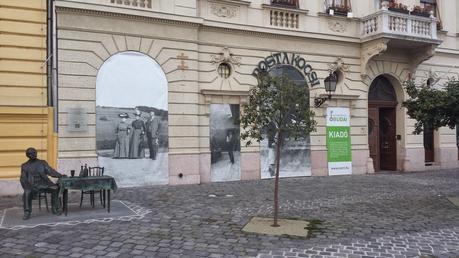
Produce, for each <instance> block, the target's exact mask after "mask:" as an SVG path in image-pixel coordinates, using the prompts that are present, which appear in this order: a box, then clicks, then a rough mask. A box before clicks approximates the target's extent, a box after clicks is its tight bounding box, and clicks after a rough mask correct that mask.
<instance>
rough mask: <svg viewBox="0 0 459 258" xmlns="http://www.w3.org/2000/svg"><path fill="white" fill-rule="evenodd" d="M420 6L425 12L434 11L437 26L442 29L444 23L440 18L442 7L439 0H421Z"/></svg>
mask: <svg viewBox="0 0 459 258" xmlns="http://www.w3.org/2000/svg"><path fill="white" fill-rule="evenodd" d="M420 7H421V8H422V10H424V11H425V12H430V11H432V13H433V15H434V16H435V17H436V18H437V28H438V29H442V23H441V18H440V8H439V6H438V1H437V0H421V5H420Z"/></svg>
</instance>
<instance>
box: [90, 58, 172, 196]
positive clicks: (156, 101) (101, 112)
mask: <svg viewBox="0 0 459 258" xmlns="http://www.w3.org/2000/svg"><path fill="white" fill-rule="evenodd" d="M96 85H97V86H96V147H97V154H98V161H99V166H102V167H105V171H106V172H105V173H106V174H109V175H111V176H113V177H115V179H116V182H117V184H118V185H119V186H123V187H129V186H141V185H155V184H167V183H168V181H169V173H168V106H167V79H166V76H165V74H164V72H163V71H162V69H161V67H160V66H159V65H158V63H156V62H155V61H154V60H153V59H152V58H150V57H148V56H146V55H144V54H141V53H138V52H123V53H120V54H117V55H114V56H112V57H110V58H109V59H108V60H107V61H106V62H105V63H104V64H103V65H102V67H101V69H100V71H99V74H98V75H97V84H96Z"/></svg>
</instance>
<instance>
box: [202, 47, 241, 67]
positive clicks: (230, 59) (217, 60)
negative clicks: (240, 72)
mask: <svg viewBox="0 0 459 258" xmlns="http://www.w3.org/2000/svg"><path fill="white" fill-rule="evenodd" d="M210 62H211V63H212V64H214V65H219V64H221V63H230V64H232V65H233V66H240V65H241V58H240V57H236V56H234V55H233V54H232V53H231V51H230V49H229V48H228V47H224V48H223V49H222V52H220V53H219V54H218V55H211V56H210Z"/></svg>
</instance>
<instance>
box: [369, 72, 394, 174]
mask: <svg viewBox="0 0 459 258" xmlns="http://www.w3.org/2000/svg"><path fill="white" fill-rule="evenodd" d="M396 106H397V95H396V93H395V90H394V87H393V86H392V83H391V82H390V81H389V80H388V79H387V78H386V77H384V76H382V75H381V76H378V77H376V78H375V79H374V80H373V82H372V83H371V85H370V90H369V93H368V145H369V149H370V157H371V158H372V159H373V165H374V169H375V171H380V170H392V171H394V170H397V144H396V130H397V128H396Z"/></svg>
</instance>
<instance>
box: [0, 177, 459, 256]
mask: <svg viewBox="0 0 459 258" xmlns="http://www.w3.org/2000/svg"><path fill="white" fill-rule="evenodd" d="M272 188H273V181H272V180H262V181H247V182H234V183H214V184H203V185H189V186H157V187H150V188H127V189H126V188H125V189H119V190H118V192H116V194H115V196H114V199H116V200H121V201H127V202H130V203H134V204H137V205H140V206H143V207H145V208H148V209H151V211H152V212H151V213H148V214H146V215H145V216H144V217H143V218H140V219H134V220H131V221H110V222H93V223H83V224H78V225H58V226H54V227H46V226H39V227H36V228H31V229H20V230H9V229H0V255H1V256H2V257H14V256H18V257H26V256H27V257H56V256H58V257H61V256H65V257H98V256H100V257H247V256H249V257H270V258H271V257H281V256H287V257H289V256H292V257H421V256H424V257H459V208H458V207H456V206H454V205H453V204H452V203H451V202H450V201H449V200H448V199H447V197H449V196H459V171H457V170H455V171H434V172H422V173H405V174H398V173H397V174H377V175H368V176H341V177H309V178H290V179H282V180H281V187H280V191H281V209H280V211H281V217H283V218H298V219H306V220H310V221H313V226H312V231H311V235H310V237H308V238H307V239H305V238H300V237H287V236H267V235H257V234H248V233H244V232H242V231H241V229H242V227H243V226H244V225H245V223H247V222H248V220H249V219H250V218H251V217H252V216H270V215H271V213H272V198H273V197H272V195H273V190H272ZM78 197H79V193H78V192H77V193H74V194H73V195H72V196H71V198H72V201H73V202H77V198H78ZM19 205H20V198H19V197H5V198H1V199H0V214H1V212H2V211H1V210H3V209H5V208H9V207H13V206H19ZM50 216H52V215H50Z"/></svg>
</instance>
